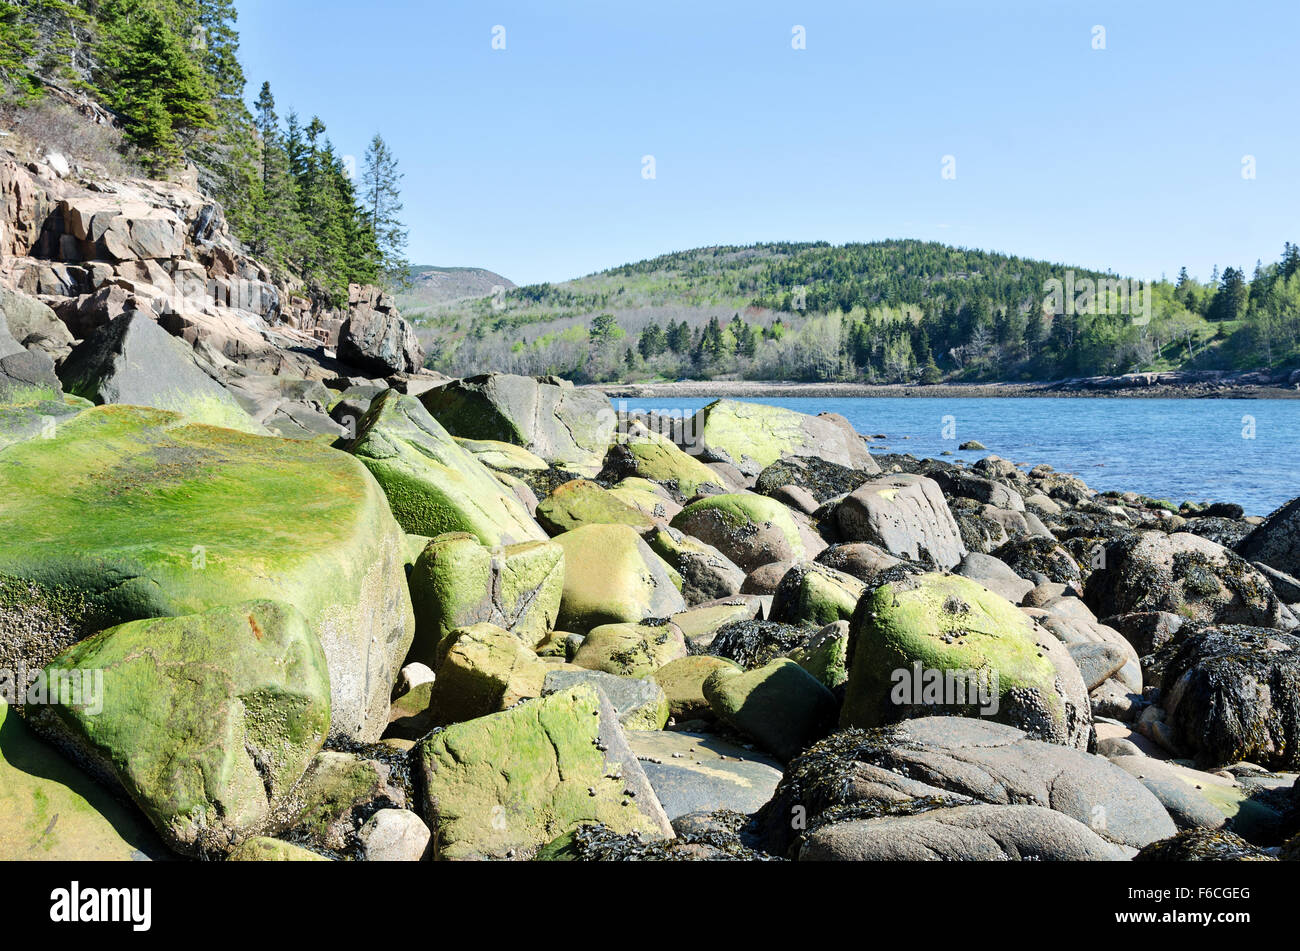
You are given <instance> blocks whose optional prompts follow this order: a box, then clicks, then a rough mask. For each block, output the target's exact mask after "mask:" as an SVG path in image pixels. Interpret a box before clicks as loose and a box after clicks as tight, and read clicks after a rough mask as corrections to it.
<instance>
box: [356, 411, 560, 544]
mask: <svg viewBox="0 0 1300 951" xmlns="http://www.w3.org/2000/svg"><path fill="white" fill-rule="evenodd" d="M345 447H346V448H347V450H348V451H349V452H351V453H352V454H354V455H355V456H356V457H357V458H358V459H360V460H361V461H362V462H363V463H365V466H366V468H367V469H369V470H370V472H371V474H372V475H373V476H374V477H375V479H376V480H377V481H378V482H379V484H380V485H381V486H382V487H383V489H384V493H385V494H386V495H387V496H388V502H389V504H390V505H391V506H392V510H393V515H394V516H396V518H397V521H398V523H399V524H400V525H401V526H402V528H403V530H405V531H407V532H409V533H410V534H412V535H427V536H429V537H431V538H432V537H435V536H437V535H442V534H445V533H447V532H469V533H471V534H473V535H475V536H477V538H478V539H479V541H481V542H482V543H483V544H485V545H509V544H514V543H517V542H523V541H528V540H530V539H532V540H537V541H541V540H544V539H545V538H546V533H545V532H543V531H542V530H541V528H540V527H539V526H538V525H537V523H536V522H534V521H533V520H532V518H531V517H530V516H529V515H528V513H527V512H526V511H525V510H524V507H523V505H522V504H520V502H519V500H518V499H516V498H515V497H514V496H513V495H511V494H509V493H508V492H507V491H506V490H505V488H504V487H503V486H502V485H501V483H499V482H498V481H497V480H496V479H495V478H494V477H493V476H492V473H491V472H489V471H488V470H487V469H485V468H484V467H483V466H482V465H481V464H480V463H479V462H478V461H477V460H476V459H475V458H474V457H473V456H471V455H470V454H469V453H467V452H466V451H465V450H464V449H462V448H461V447H460V446H458V445H456V442H455V440H454V439H452V438H451V436H450V435H448V433H447V431H446V430H445V429H443V428H442V427H441V426H440V425H438V421H437V420H435V419H434V418H433V417H432V416H430V415H429V414H428V412H426V411H425V409H424V407H423V406H421V405H420V401H419V400H417V399H416V398H415V397H413V396H405V395H403V394H401V393H398V392H397V391H396V390H388V391H387V392H385V393H383V394H381V395H380V396H378V397H376V398H375V400H374V402H372V403H371V405H370V409H369V410H368V411H367V412H366V415H365V416H364V417H363V418H362V419H361V422H360V424H359V427H358V431H357V438H356V439H354V440H351V441H349V442H347V443H346V444H345Z"/></svg>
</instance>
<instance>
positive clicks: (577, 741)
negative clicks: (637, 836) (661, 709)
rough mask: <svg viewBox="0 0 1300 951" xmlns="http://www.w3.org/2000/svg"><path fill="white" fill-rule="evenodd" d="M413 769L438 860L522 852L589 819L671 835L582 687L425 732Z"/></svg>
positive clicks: (614, 723)
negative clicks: (419, 780)
mask: <svg viewBox="0 0 1300 951" xmlns="http://www.w3.org/2000/svg"><path fill="white" fill-rule="evenodd" d="M418 768H419V770H420V773H421V778H422V781H423V782H422V788H423V791H424V797H425V810H424V815H425V817H426V819H427V821H428V822H429V824H430V827H431V828H432V829H433V834H434V839H433V848H434V853H435V857H436V858H439V859H502V858H514V859H528V858H531V857H532V856H533V855H534V854H535V853H536V852H537V850H538V849H540V848H541V847H542V846H543V845H545V844H546V843H547V842H550V841H551V840H553V839H555V838H556V837H558V836H561V835H563V834H565V833H568V832H571V831H573V830H574V829H575V828H576V827H578V826H579V825H583V824H586V823H594V822H603V823H604V824H605V825H607V826H608V827H610V828H611V829H614V830H615V831H617V832H620V833H629V832H641V833H644V834H646V835H649V836H654V837H659V838H671V836H672V827H671V826H670V825H669V823H668V817H667V816H666V815H664V812H663V808H662V807H661V806H660V805H659V802H658V800H657V799H656V798H655V796H654V792H653V790H652V789H651V788H650V784H649V783H648V782H647V781H646V778H645V774H644V772H642V770H641V767H640V765H639V764H638V763H637V760H636V757H635V756H634V755H633V754H632V751H631V750H630V749H628V746H627V741H626V740H625V739H624V737H623V732H622V729H621V727H620V726H619V724H618V717H617V715H616V714H615V713H614V711H613V708H612V707H611V706H610V705H609V701H608V700H605V699H604V698H603V696H602V695H601V694H600V693H599V692H598V691H597V690H596V689H595V688H593V687H591V686H587V685H584V686H580V687H575V688H573V689H571V690H567V691H563V692H561V693H556V694H552V695H551V696H549V697H543V698H541V699H538V700H529V701H527V702H526V703H522V704H520V705H519V706H517V707H515V708H513V709H511V710H507V711H505V712H502V713H496V714H493V715H492V716H488V717H480V718H479V719H477V720H471V721H469V722H468V723H459V724H456V725H455V726H452V727H448V728H447V729H446V730H443V731H441V732H437V733H433V734H432V735H430V736H429V737H427V738H426V739H425V740H424V741H423V742H422V743H421V744H420V746H419V747H418Z"/></svg>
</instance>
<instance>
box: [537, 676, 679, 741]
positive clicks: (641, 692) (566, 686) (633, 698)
mask: <svg viewBox="0 0 1300 951" xmlns="http://www.w3.org/2000/svg"><path fill="white" fill-rule="evenodd" d="M581 684H590V685H591V686H593V687H598V688H599V689H600V691H601V692H602V693H603V694H604V695H605V696H606V698H608V700H609V702H610V705H611V706H612V707H613V708H614V712H615V713H617V714H618V722H619V723H620V724H622V726H623V729H624V730H628V731H641V730H662V729H663V728H664V724H666V723H667V722H668V716H669V707H668V697H667V695H666V694H665V693H664V690H663V688H662V687H660V686H659V684H658V683H656V682H655V681H654V680H653V679H651V678H647V679H641V678H639V677H622V676H619V675H618V674H610V673H606V672H605V671H603V670H587V669H585V668H583V667H574V666H571V665H565V666H564V667H559V668H552V669H551V670H549V671H547V673H546V681H545V683H544V684H543V686H542V696H548V695H550V694H553V693H561V692H563V691H565V690H570V689H572V688H574V687H577V686H580V685H581Z"/></svg>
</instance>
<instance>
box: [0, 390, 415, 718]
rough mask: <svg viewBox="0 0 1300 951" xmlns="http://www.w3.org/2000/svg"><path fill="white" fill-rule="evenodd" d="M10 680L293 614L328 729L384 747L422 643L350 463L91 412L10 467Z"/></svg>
mask: <svg viewBox="0 0 1300 951" xmlns="http://www.w3.org/2000/svg"><path fill="white" fill-rule="evenodd" d="M0 523H3V524H4V525H5V527H6V530H5V532H4V533H2V534H0V667H9V668H14V667H17V666H19V665H20V664H24V665H26V666H27V667H28V668H36V667H40V666H43V665H44V664H46V663H48V662H49V661H50V660H51V659H52V658H53V657H54V655H55V654H57V653H58V652H59V651H61V650H63V649H64V648H66V647H68V646H69V645H71V644H72V643H74V642H76V641H77V640H79V639H81V638H83V637H86V636H88V635H90V634H93V633H95V632H97V631H100V630H103V629H105V628H108V627H112V626H114V625H117V624H121V623H123V622H126V621H134V620H140V619H144V618H156V617H167V616H179V615H189V614H197V613H201V612H203V611H207V610H210V609H212V608H215V607H218V606H221V605H226V604H231V603H235V602H241V601H251V600H260V599H273V600H277V601H284V602H288V603H290V604H292V605H294V607H296V608H298V610H299V611H301V612H302V613H303V615H305V617H306V618H307V622H308V627H309V629H310V630H311V631H312V632H313V633H314V634H315V635H316V637H317V638H318V639H319V640H320V643H321V645H322V647H323V648H324V650H325V657H326V659H327V660H328V662H329V669H330V686H331V694H332V701H331V706H332V715H333V730H334V732H335V733H336V734H339V735H345V736H352V737H358V738H362V739H374V738H377V737H378V735H379V734H380V733H381V732H382V731H383V729H384V726H385V725H386V724H387V722H388V702H389V693H390V691H391V689H392V684H393V682H394V681H395V680H396V675H397V670H398V667H399V666H400V664H401V661H402V659H403V658H404V657H405V655H406V652H407V650H408V648H409V647H410V643H411V637H412V636H413V633H414V618H413V616H412V614H411V606H410V597H409V594H408V592H407V588H406V578H405V573H404V571H403V570H402V533H401V530H400V529H399V528H398V526H397V523H396V522H395V521H394V520H393V517H392V514H391V512H390V511H389V509H388V503H387V502H386V500H385V499H384V496H383V493H382V492H381V491H380V489H379V486H378V485H376V484H375V481H374V480H373V479H372V478H371V477H370V476H369V474H368V473H367V472H366V470H365V468H364V467H363V466H362V465H361V464H360V463H358V462H357V461H356V460H355V459H353V458H351V457H350V456H348V455H346V454H345V453H340V452H336V451H334V450H331V449H328V448H325V447H322V446H318V445H313V444H311V443H304V442H297V441H293V440H285V439H272V438H265V437H258V436H251V435H248V434H245V433H239V432H235V431H233V430H228V429H217V428H214V427H211V426H202V425H198V424H193V423H189V422H187V421H186V420H184V419H183V418H182V417H180V416H177V415H175V414H173V413H165V412H162V411H160V410H152V409H144V408H138V407H128V406H102V407H96V408H94V409H88V410H85V411H84V412H82V413H81V414H80V415H78V416H77V417H76V418H75V419H72V420H70V421H69V422H67V423H64V424H63V425H61V426H59V427H57V430H56V432H55V433H54V435H53V436H52V438H50V439H35V440H29V441H25V442H22V443H19V444H16V445H13V446H10V447H9V448H8V449H5V450H4V451H3V455H2V456H0Z"/></svg>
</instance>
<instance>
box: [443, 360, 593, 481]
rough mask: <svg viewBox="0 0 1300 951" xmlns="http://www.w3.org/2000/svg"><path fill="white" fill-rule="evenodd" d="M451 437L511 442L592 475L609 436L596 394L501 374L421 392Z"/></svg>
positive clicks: (461, 381) (561, 466)
mask: <svg viewBox="0 0 1300 951" xmlns="http://www.w3.org/2000/svg"><path fill="white" fill-rule="evenodd" d="M421 400H422V401H423V402H424V405H425V407H427V408H428V410H429V412H430V413H432V414H433V415H434V417H435V418H437V420H438V422H440V423H441V424H442V425H443V426H445V427H446V428H447V431H448V432H450V433H451V434H452V435H453V436H460V437H463V438H466V439H495V440H497V441H499V442H508V443H514V444H515V445H516V446H523V447H524V448H525V449H527V450H529V451H530V452H532V453H535V454H536V455H538V456H540V457H541V458H543V459H545V460H546V461H547V462H549V463H550V464H551V465H554V466H558V467H560V468H563V469H568V470H571V471H573V472H577V473H579V474H581V475H588V476H593V475H595V474H596V473H597V472H599V471H600V468H601V465H602V463H603V462H604V459H605V452H606V450H607V449H608V448H609V444H610V441H611V439H612V438H613V435H614V424H615V415H614V410H613V408H612V407H611V406H610V404H609V402H608V401H607V400H606V399H605V398H604V397H603V396H602V395H601V394H599V393H593V392H589V391H586V390H577V389H574V388H573V386H572V385H571V384H564V385H559V384H558V383H554V382H549V381H547V380H535V379H533V378H532V377H526V376H511V375H509V374H504V373H493V374H486V375H484V376H474V377H467V378H466V379H463V380H455V381H453V382H451V383H447V384H445V385H443V386H439V387H436V388H434V389H432V390H429V391H428V392H427V393H425V394H423V395H422V396H421Z"/></svg>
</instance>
